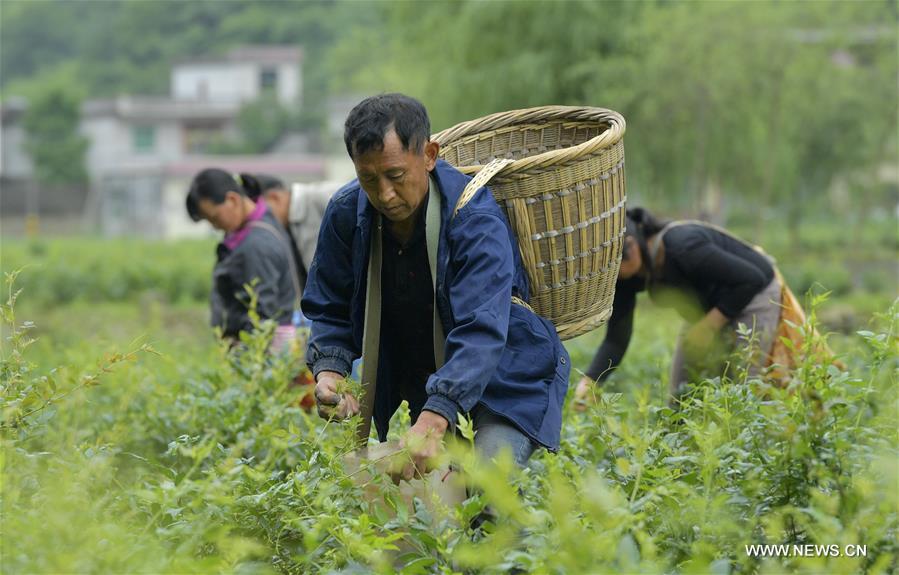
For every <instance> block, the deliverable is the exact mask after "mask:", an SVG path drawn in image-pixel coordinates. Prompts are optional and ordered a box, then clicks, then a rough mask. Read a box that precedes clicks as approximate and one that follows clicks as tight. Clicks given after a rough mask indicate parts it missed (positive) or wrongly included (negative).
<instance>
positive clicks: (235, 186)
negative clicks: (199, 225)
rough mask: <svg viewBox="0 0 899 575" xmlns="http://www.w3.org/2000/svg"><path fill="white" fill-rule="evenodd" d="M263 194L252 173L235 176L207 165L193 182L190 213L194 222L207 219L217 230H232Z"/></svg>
mask: <svg viewBox="0 0 899 575" xmlns="http://www.w3.org/2000/svg"><path fill="white" fill-rule="evenodd" d="M260 193H261V190H260V187H259V182H258V181H257V180H256V178H255V177H253V176H251V175H249V174H239V175H236V176H235V175H232V174H230V173H228V172H226V171H224V170H220V169H218V168H208V169H205V170H203V171H202V172H200V173H199V174H197V175H196V176H195V177H194V180H193V182H192V183H191V185H190V190H189V191H188V192H187V213H188V215H190V218H191V219H192V220H193V221H195V222H198V221H200V220H206V221H208V222H209V223H210V224H212V227H214V228H216V229H217V230H222V231H224V232H233V231H234V230H236V229H238V228H239V227H240V226H241V225H242V224H243V222H244V220H245V219H246V217H247V214H248V213H249V211H252V209H253V206H252V204H253V202H254V201H255V199H256V198H258V197H259V195H260Z"/></svg>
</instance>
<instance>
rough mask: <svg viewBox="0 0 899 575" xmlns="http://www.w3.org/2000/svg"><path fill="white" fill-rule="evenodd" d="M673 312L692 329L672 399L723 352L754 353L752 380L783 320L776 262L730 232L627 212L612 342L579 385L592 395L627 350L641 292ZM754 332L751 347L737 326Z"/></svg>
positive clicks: (674, 373)
mask: <svg viewBox="0 0 899 575" xmlns="http://www.w3.org/2000/svg"><path fill="white" fill-rule="evenodd" d="M644 290H647V291H648V292H649V294H650V297H651V298H652V299H653V301H654V302H655V303H657V304H660V305H662V306H665V307H673V308H675V309H676V310H677V311H678V313H679V314H680V315H681V316H682V317H683V318H684V319H686V320H687V322H688V323H689V326H688V327H687V328H685V329H683V330H682V331H681V334H680V336H679V337H678V341H677V346H676V349H675V352H674V358H673V360H672V365H671V375H670V378H669V385H670V391H671V396H672V399H673V400H676V399H677V398H679V397H680V396H681V395H682V394H683V392H684V391H685V388H686V384H687V382H688V381H689V379H690V378H691V375H693V374H695V372H696V370H698V369H702V368H705V369H708V368H720V367H723V365H722V364H720V363H717V361H718V360H721V359H722V358H723V353H724V352H727V351H732V350H733V349H734V347H735V346H736V345H742V346H746V345H747V344H749V343H751V344H752V346H753V348H752V349H753V352H752V359H751V364H750V366H749V373H750V374H751V375H758V374H759V373H760V372H761V370H762V369H763V368H764V367H765V364H766V361H767V359H768V354H769V352H770V350H771V345H772V343H773V341H774V338H775V334H776V333H777V328H778V322H779V320H780V310H781V308H780V301H781V284H780V281H779V280H778V279H777V277H776V274H775V272H774V266H773V264H772V261H771V259H770V258H769V257H768V256H766V255H765V254H763V253H761V252H760V251H758V250H756V249H754V248H753V247H751V246H750V245H748V244H746V243H745V242H743V241H741V240H739V239H737V238H735V237H734V236H732V235H730V234H728V233H727V232H725V231H724V230H721V229H718V228H715V227H713V226H710V225H706V224H702V223H700V222H664V221H660V220H658V219H656V218H654V217H653V216H652V215H651V214H650V213H649V212H647V211H646V210H644V209H642V208H633V209H629V210H628V211H627V230H626V232H625V245H624V254H623V256H622V261H621V269H620V271H619V274H618V283H617V285H616V289H615V300H614V303H613V311H612V316H611V318H610V319H609V323H608V330H607V332H606V337H605V340H604V341H603V342H602V345H600V347H599V349H598V350H597V352H596V355H595V356H594V358H593V361H592V362H591V364H590V367H589V369H588V370H587V373H586V377H584V378H582V379H581V380H580V382H579V383H578V386H577V389H576V391H575V398H576V399H577V400H579V401H580V402H581V403H583V400H584V399H586V398H587V397H589V396H590V395H591V392H592V391H593V390H592V385H593V383H594V382H601V381H603V380H604V379H605V378H606V377H607V376H608V375H609V374H610V373H611V371H612V370H613V369H614V368H616V367H617V366H618V365H619V364H620V363H621V360H622V358H623V357H624V354H625V352H626V351H627V347H628V343H629V342H630V339H631V333H632V330H633V323H634V311H635V309H636V304H637V293H638V292H641V291H644ZM741 323H742V324H744V325H746V326H748V327H749V328H751V329H752V331H751V342H748V341H746V340H745V339H744V338H743V336H739V335H738V334H737V326H738V325H739V324H741Z"/></svg>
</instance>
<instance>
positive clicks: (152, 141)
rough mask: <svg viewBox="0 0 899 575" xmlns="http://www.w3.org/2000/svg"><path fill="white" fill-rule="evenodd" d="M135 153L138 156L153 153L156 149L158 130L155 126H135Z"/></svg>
mask: <svg viewBox="0 0 899 575" xmlns="http://www.w3.org/2000/svg"><path fill="white" fill-rule="evenodd" d="M131 137H132V142H133V144H134V151H135V152H137V153H138V154H146V153H149V152H152V151H153V149H154V148H155V147H156V130H155V129H154V128H153V126H134V127H133V128H132V129H131Z"/></svg>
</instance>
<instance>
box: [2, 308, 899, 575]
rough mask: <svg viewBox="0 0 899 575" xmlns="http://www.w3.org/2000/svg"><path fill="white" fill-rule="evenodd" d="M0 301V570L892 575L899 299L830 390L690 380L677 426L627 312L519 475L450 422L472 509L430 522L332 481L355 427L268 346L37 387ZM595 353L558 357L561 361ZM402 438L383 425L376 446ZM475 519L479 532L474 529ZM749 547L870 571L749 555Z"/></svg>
mask: <svg viewBox="0 0 899 575" xmlns="http://www.w3.org/2000/svg"><path fill="white" fill-rule="evenodd" d="M11 295H12V296H14V295H17V294H16V293H15V292H11ZM25 295H26V296H27V292H25ZM15 301H16V300H15V297H10V298H9V303H8V305H7V306H6V307H4V308H3V318H4V321H6V322H7V326H6V327H5V333H7V334H8V336H9V338H10V339H8V340H7V342H4V343H5V346H6V347H4V355H3V361H4V363H3V365H2V369H3V372H2V373H3V393H4V395H3V401H4V404H3V407H4V408H3V425H4V428H3V433H2V480H3V490H2V492H0V504H2V510H3V518H2V521H0V552H2V554H0V569H2V570H3V572H8V573H55V572H117V573H118V572H147V573H187V572H190V573H207V572H209V573H211V572H216V573H222V572H224V573H291V574H301V573H372V572H375V573H395V572H401V573H445V574H449V573H508V572H515V570H518V572H528V573H538V574H540V573H546V574H563V573H564V574H570V573H633V572H641V573H747V574H749V573H752V574H755V573H784V572H790V573H823V572H827V573H870V574H875V573H893V572H896V571H897V569H899V565H897V556H899V554H897V551H899V550H897V545H896V541H897V538H896V535H897V527H899V517H897V507H899V501H897V493H896V489H895V485H896V482H897V480H899V472H897V464H896V462H897V461H899V457H897V455H899V454H897V442H896V434H895V422H896V416H897V415H896V406H897V393H896V392H897V389H896V375H897V373H899V354H897V339H896V328H897V325H899V305H897V304H894V305H893V306H892V307H891V309H890V310H889V311H888V312H886V313H883V314H879V315H878V316H877V317H876V318H873V320H872V322H871V324H870V326H869V329H868V330H864V331H861V332H859V334H858V335H857V336H855V337H854V339H853V342H854V345H855V348H854V349H853V350H852V351H851V352H850V353H848V354H846V355H845V357H844V359H845V360H846V362H847V363H848V364H849V369H848V370H847V371H845V372H844V371H841V370H838V369H836V368H834V367H832V366H821V365H816V364H814V363H813V362H812V361H811V360H808V361H806V362H804V363H802V364H801V365H800V366H799V368H798V369H797V370H796V371H795V373H794V375H793V378H792V380H791V383H790V384H789V385H788V386H787V387H785V388H780V387H774V386H771V385H769V384H767V383H766V382H765V381H763V380H760V379H754V378H751V377H749V376H748V374H747V373H746V372H745V371H744V370H740V369H738V368H736V367H734V368H732V369H730V370H728V371H727V372H726V373H725V374H724V376H717V377H714V378H711V379H706V380H701V381H696V382H694V385H693V388H692V391H691V392H690V394H689V395H688V396H687V398H686V399H685V400H684V402H683V404H682V406H681V407H680V408H679V409H678V410H676V411H675V410H672V409H671V408H670V407H668V405H667V402H666V398H665V396H664V393H665V391H664V390H666V389H667V381H666V376H665V375H664V374H665V372H666V367H667V359H668V356H669V355H670V349H668V347H667V344H665V343H663V342H664V341H667V340H668V338H667V337H662V336H663V335H666V336H667V335H670V333H671V332H673V329H672V327H671V326H667V327H666V326H665V325H663V324H664V323H665V322H660V321H659V318H661V317H665V316H664V315H663V314H658V313H655V312H654V311H652V312H651V313H648V314H644V316H643V317H638V324H637V336H636V339H635V343H637V342H645V343H641V344H640V345H635V346H633V348H632V349H631V351H630V352H629V353H630V354H631V355H630V356H629V357H628V361H627V362H625V363H624V364H622V367H621V368H620V370H619V372H618V373H616V374H615V376H614V378H613V379H614V381H612V382H610V390H604V391H603V392H602V393H601V394H600V397H599V400H598V402H597V404H596V405H595V406H594V408H593V409H591V410H590V411H589V412H587V413H575V412H573V411H572V412H566V413H565V417H564V424H563V430H562V434H563V440H562V447H561V449H560V451H559V453H557V454H550V453H546V452H538V453H537V454H536V455H535V457H534V458H533V459H532V462H531V464H530V465H529V466H528V468H526V469H524V470H519V469H517V468H515V467H514V466H513V465H512V463H511V460H510V459H509V458H508V457H500V458H499V459H498V460H497V461H496V462H484V461H479V460H477V456H476V454H474V453H473V452H472V451H471V450H470V448H469V447H467V446H468V445H470V443H471V441H470V440H471V439H472V437H473V434H474V433H475V432H474V430H473V429H471V424H470V422H468V421H465V420H462V421H460V424H459V429H460V430H461V433H462V434H463V435H464V436H465V437H464V438H463V440H462V441H458V442H450V443H449V444H448V449H447V457H449V458H450V459H451V460H452V461H453V462H454V464H455V465H456V466H457V467H458V468H459V469H461V470H462V472H463V473H464V476H465V477H466V480H467V482H468V484H469V488H470V497H469V498H468V499H467V500H466V501H465V502H464V503H463V504H461V505H460V506H458V507H456V508H454V509H451V510H449V512H448V514H442V513H436V512H434V511H432V510H431V508H429V506H428V505H425V502H423V501H418V500H415V501H412V502H411V503H410V502H406V501H405V500H404V499H403V498H402V497H401V495H400V492H399V489H398V487H397V486H395V485H393V483H392V482H391V481H390V480H389V479H388V478H387V477H386V476H384V475H383V474H380V473H378V472H377V468H376V466H375V464H374V463H371V464H365V465H364V466H363V468H362V469H361V470H359V469H357V470H350V469H349V468H348V467H347V466H346V465H345V456H346V455H347V454H348V453H350V452H351V451H352V450H353V449H354V447H355V437H354V426H353V425H352V423H353V422H349V424H346V423H337V422H333V421H331V422H327V421H323V420H320V419H319V418H318V417H317V415H315V414H310V413H306V412H305V411H303V410H302V409H301V408H300V407H299V406H298V402H297V397H296V395H297V393H299V392H298V391H297V390H296V388H291V387H290V386H289V385H287V382H289V381H290V380H291V378H292V377H293V376H294V375H295V374H296V373H297V371H298V370H299V369H303V366H302V359H301V358H299V357H297V356H296V355H289V354H288V355H274V356H273V355H270V354H269V353H268V352H267V348H268V345H269V341H270V338H271V333H272V329H273V326H271V325H267V324H265V323H264V322H263V323H259V324H258V325H257V329H256V330H255V331H254V333H252V334H245V335H244V336H242V338H241V345H240V346H239V347H238V348H237V349H228V347H227V346H226V345H224V344H223V345H220V346H217V345H200V344H199V343H195V344H193V346H191V345H188V344H181V345H179V346H170V347H168V348H167V351H166V353H163V354H161V355H157V354H155V353H146V352H151V351H152V349H155V348H145V349H144V350H143V351H139V350H141V347H142V346H136V347H134V346H129V348H128V349H129V350H130V351H127V352H124V353H121V354H119V355H115V354H114V353H113V354H112V355H110V356H109V357H108V358H107V360H106V362H105V363H104V362H103V361H101V362H100V364H99V366H98V364H96V363H94V362H93V361H92V360H90V359H89V358H87V357H84V358H83V359H78V362H79V364H76V365H67V366H63V367H61V368H59V369H57V371H56V372H52V373H51V372H50V371H45V370H44V369H43V368H44V366H41V365H40V361H39V359H40V358H33V357H30V355H29V354H31V353H32V352H34V351H35V350H36V349H38V348H37V347H35V346H34V345H30V344H29V343H28V342H29V339H30V336H29V334H30V333H32V332H33V330H29V329H26V328H27V327H30V326H26V325H25V323H24V322H20V323H19V324H18V326H19V327H18V328H11V327H10V325H13V326H15V325H17V324H16V319H15V318H16V316H15V309H14V304H15ZM812 303H813V304H815V305H822V304H824V302H823V301H813V302H812ZM810 317H811V318H812V320H814V318H815V317H816V316H815V312H814V309H813V310H812V312H811V314H810ZM806 329H808V333H809V334H811V330H810V329H809V328H808V327H807V328H806ZM203 332H204V333H207V335H208V332H206V330H205V329H203ZM50 337H52V334H51V335H50ZM595 343H596V341H595V337H594V338H593V339H590V338H581V339H579V340H575V341H574V342H571V343H570V345H569V349H570V351H571V355H572V358H573V360H574V361H575V362H576V364H578V365H583V364H584V363H585V361H586V359H588V358H589V355H590V353H592V351H593V349H595V347H594V345H595ZM809 345H812V343H809ZM800 351H801V350H800ZM806 355H807V357H811V355H809V354H806ZM79 357H80V356H79ZM113 360H115V361H113ZM738 364H739V362H735V364H734V365H738ZM82 374H87V375H88V376H90V377H96V378H98V379H90V377H89V378H88V379H83V378H82ZM45 375H46V376H47V379H46V380H44V379H42V378H43V377H44V376H45ZM50 376H52V377H50ZM51 380H52V381H53V382H55V385H56V389H55V390H54V389H52V386H51V384H50V381H51ZM86 381H91V382H93V383H96V381H99V382H101V384H100V385H93V383H91V384H87V383H85V382H86ZM31 396H33V397H34V398H35V399H32V400H29V402H28V403H27V405H24V404H25V403H26V402H25V398H26V397H31ZM48 400H49V403H48ZM45 403H46V406H45V407H42V408H41V409H40V410H39V411H37V412H35V413H31V414H29V413H28V411H29V410H31V409H35V408H39V407H41V406H43V405H45ZM408 426H409V416H408V412H406V411H404V410H401V411H400V412H398V414H397V415H396V416H395V418H394V421H393V422H392V426H391V437H393V438H396V437H399V435H400V434H401V432H402V430H404V429H406V428H408ZM360 477H367V479H365V480H364V481H360ZM487 509H490V510H491V511H492V513H493V514H494V515H495V517H496V519H495V521H493V522H488V523H486V524H485V525H483V526H481V527H478V528H474V527H473V526H472V524H473V520H475V519H476V518H478V517H479V516H480V515H481V514H482V513H484V512H485V510H487ZM767 543H775V544H802V545H804V544H810V545H838V546H839V547H840V549H843V548H844V547H845V546H846V545H850V544H858V545H865V546H866V550H867V554H866V556H863V557H850V556H847V555H846V554H841V555H840V556H815V557H797V556H788V557H787V556H784V557H769V558H761V557H756V556H751V555H750V554H748V553H747V551H746V548H747V546H748V545H755V544H767Z"/></svg>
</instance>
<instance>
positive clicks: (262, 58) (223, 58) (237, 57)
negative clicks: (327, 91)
mask: <svg viewBox="0 0 899 575" xmlns="http://www.w3.org/2000/svg"><path fill="white" fill-rule="evenodd" d="M302 61H303V49H302V48H300V47H299V46H294V45H285V44H282V45H277V44H271V45H247V46H238V47H237V48H233V49H231V50H230V51H229V52H227V53H226V54H224V55H209V56H192V57H189V58H186V59H184V60H180V61H178V62H176V63H175V67H178V66H190V65H192V64H226V63H234V62H252V63H257V64H299V63H300V62H302Z"/></svg>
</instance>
